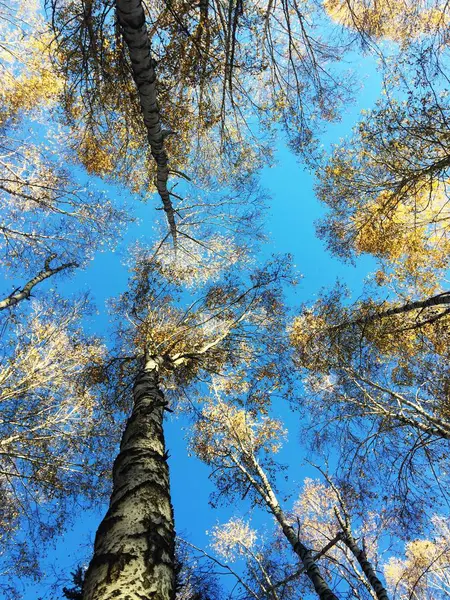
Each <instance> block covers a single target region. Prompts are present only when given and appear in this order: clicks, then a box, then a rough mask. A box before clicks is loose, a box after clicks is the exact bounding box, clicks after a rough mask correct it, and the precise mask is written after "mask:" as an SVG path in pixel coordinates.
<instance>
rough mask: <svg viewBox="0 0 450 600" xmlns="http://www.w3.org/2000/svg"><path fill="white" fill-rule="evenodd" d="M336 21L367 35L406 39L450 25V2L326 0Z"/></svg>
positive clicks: (427, 33)
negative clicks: (449, 4) (448, 10)
mask: <svg viewBox="0 0 450 600" xmlns="http://www.w3.org/2000/svg"><path fill="white" fill-rule="evenodd" d="M324 7H325V10H326V12H327V14H328V16H329V17H330V18H331V19H332V20H333V21H335V22H337V23H340V24H342V25H344V26H345V27H349V28H352V29H357V30H360V31H362V32H364V34H366V35H371V36H374V37H377V38H384V39H389V40H393V41H395V42H398V43H400V44H404V43H407V42H409V41H411V40H413V39H415V38H418V37H419V36H421V35H433V34H435V33H436V32H437V31H438V30H440V29H444V28H445V27H447V26H448V23H449V16H448V14H447V3H446V2H443V1H441V0H435V1H434V2H433V3H430V2H429V1H428V0H394V1H393V0H324Z"/></svg>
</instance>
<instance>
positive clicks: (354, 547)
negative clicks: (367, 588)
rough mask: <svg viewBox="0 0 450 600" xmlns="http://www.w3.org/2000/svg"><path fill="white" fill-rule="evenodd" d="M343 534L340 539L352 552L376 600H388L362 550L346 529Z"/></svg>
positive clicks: (382, 586) (384, 589)
mask: <svg viewBox="0 0 450 600" xmlns="http://www.w3.org/2000/svg"><path fill="white" fill-rule="evenodd" d="M344 533H345V535H344V536H343V538H342V540H343V542H344V543H345V544H346V545H347V547H348V548H349V550H350V551H351V552H352V554H353V556H354V557H355V558H356V560H357V561H358V563H359V565H360V567H361V569H362V571H363V573H364V575H365V576H366V578H367V581H368V582H369V583H370V585H371V586H372V589H373V591H374V592H375V594H376V597H377V598H378V600H389V596H388V594H387V591H386V588H385V587H384V585H383V584H382V583H381V581H380V579H378V577H377V575H376V573H375V570H374V568H373V567H372V564H371V562H370V561H369V560H368V558H367V556H366V553H365V552H364V550H362V549H361V548H359V546H358V544H357V543H356V540H355V538H354V537H353V536H352V534H351V533H350V532H349V531H348V529H347V528H346V529H345V531H344Z"/></svg>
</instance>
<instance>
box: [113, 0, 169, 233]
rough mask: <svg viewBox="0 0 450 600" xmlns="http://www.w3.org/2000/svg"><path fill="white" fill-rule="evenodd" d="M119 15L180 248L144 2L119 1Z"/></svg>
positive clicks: (158, 181) (160, 190)
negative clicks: (169, 185) (170, 191)
mask: <svg viewBox="0 0 450 600" xmlns="http://www.w3.org/2000/svg"><path fill="white" fill-rule="evenodd" d="M116 13H117V20H118V22H119V25H120V27H121V30H122V35H123V38H124V40H125V43H126V45H127V46H128V50H129V53H130V59H131V67H132V70H133V79H134V82H135V84H136V87H137V89H138V94H139V101H140V104H141V109H142V114H143V117H144V123H145V126H146V128H147V135H148V141H149V144H150V147H151V151H152V156H153V158H154V159H155V162H156V168H157V171H156V188H157V190H158V193H159V196H160V198H161V200H162V204H163V208H164V211H165V213H166V216H167V221H168V223H169V228H170V232H171V235H172V238H173V241H174V244H175V245H176V238H177V229H176V224H175V211H174V208H173V206H172V201H171V199H170V193H169V190H168V188H167V181H168V179H169V164H168V163H169V160H168V157H167V153H166V151H165V149H164V132H163V130H162V126H161V117H160V113H159V106H158V100H157V93H156V74H155V62H154V60H153V59H152V57H151V55H150V40H149V37H148V32H147V27H146V24H145V13H144V8H143V6H142V2H141V0H116Z"/></svg>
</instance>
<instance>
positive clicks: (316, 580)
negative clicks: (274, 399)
mask: <svg viewBox="0 0 450 600" xmlns="http://www.w3.org/2000/svg"><path fill="white" fill-rule="evenodd" d="M252 462H253V467H254V469H255V471H256V473H257V474H258V476H259V478H260V480H261V483H262V485H259V484H258V483H257V482H256V481H255V480H254V479H253V478H252V477H251V475H249V474H248V472H247V471H244V472H245V473H246V474H247V477H248V478H249V481H250V482H251V483H253V485H254V487H255V489H257V490H258V491H259V493H260V495H261V496H262V498H263V499H264V501H265V502H266V505H267V507H268V509H269V510H270V512H271V513H272V514H273V516H274V517H275V519H276V520H277V521H278V523H279V524H280V525H281V529H282V530H283V533H284V535H285V537H286V539H287V540H288V542H289V543H290V545H291V547H292V550H293V551H294V552H295V554H297V556H298V557H299V558H300V560H301V561H302V564H303V567H304V569H305V572H306V574H307V576H308V577H309V579H310V581H311V583H312V584H313V586H314V590H315V591H316V594H317V596H318V597H319V598H320V600H338V597H337V596H336V595H335V594H334V593H333V592H332V591H331V589H330V587H329V586H328V584H327V582H326V581H325V579H324V578H323V577H322V574H321V572H320V569H319V567H318V566H317V564H316V562H315V557H314V556H313V553H312V552H311V550H310V549H309V548H307V546H305V544H303V543H302V542H301V541H300V539H299V536H298V534H297V533H296V532H295V530H294V528H293V527H292V525H291V524H290V522H289V520H288V519H287V517H286V515H285V513H284V511H283V509H282V508H281V506H280V504H279V502H278V499H277V497H276V496H275V493H274V491H273V488H272V486H271V485H270V481H269V480H268V478H267V476H266V474H265V472H264V470H263V469H262V467H261V465H260V464H259V463H258V461H257V460H256V459H255V458H253V460H252Z"/></svg>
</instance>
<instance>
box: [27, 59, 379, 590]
mask: <svg viewBox="0 0 450 600" xmlns="http://www.w3.org/2000/svg"><path fill="white" fill-rule="evenodd" d="M352 67H353V68H354V69H355V70H356V72H357V73H358V76H359V77H360V82H361V89H360V91H359V94H358V96H357V100H356V102H355V103H354V104H352V105H350V106H348V107H346V110H345V111H344V112H343V115H342V117H343V118H342V121H341V122H340V123H338V124H333V125H329V126H328V128H327V132H326V134H325V135H324V136H323V143H324V145H325V147H328V146H329V144H330V143H334V142H338V141H339V139H340V138H341V137H343V136H345V135H348V134H349V133H350V131H351V127H352V126H353V125H354V124H355V123H356V121H357V119H358V116H359V113H360V111H361V110H362V109H367V108H370V107H371V106H373V104H374V102H375V100H376V99H377V98H378V97H379V95H380V91H381V81H380V77H379V75H378V74H377V72H376V68H375V64H374V61H373V60H372V59H368V58H367V59H362V58H359V59H358V60H356V61H355V63H354V65H352ZM262 184H263V186H264V187H265V188H266V189H267V190H268V191H269V193H270V197H271V199H270V209H269V212H268V218H267V224H266V229H267V232H268V234H269V241H268V242H267V243H266V245H265V246H264V248H263V249H262V251H261V252H262V254H272V253H287V252H289V253H291V254H292V255H293V257H294V263H295V265H296V266H297V269H298V271H299V272H300V273H301V274H302V276H303V277H302V279H301V280H300V283H299V285H298V287H297V289H296V290H295V291H292V292H289V295H288V303H289V305H290V306H291V307H292V308H294V307H295V306H298V305H299V304H300V303H301V302H305V301H308V300H310V301H313V300H314V298H315V295H316V294H317V293H318V292H319V290H320V289H321V288H322V287H329V286H332V285H333V284H334V283H335V281H336V279H337V278H341V279H342V280H343V281H345V282H346V283H347V285H348V286H349V287H350V289H351V290H352V291H353V292H354V293H355V294H356V295H358V294H359V292H360V290H361V287H362V283H363V280H364V278H365V277H366V275H367V274H368V273H369V272H370V271H371V270H373V268H374V263H373V261H372V260H371V259H369V258H362V259H361V260H359V261H358V264H357V265H356V267H355V266H351V265H344V264H343V263H341V262H340V261H338V260H337V259H334V258H332V257H331V256H330V255H329V254H328V253H327V251H326V249H325V248H324V245H323V243H322V242H321V241H320V240H318V239H317V238H316V236H315V230H314V221H315V220H316V219H318V218H320V217H321V216H322V215H323V214H324V207H323V206H321V205H320V204H319V203H318V202H317V200H316V199H315V197H314V191H313V176H312V175H311V174H310V173H308V172H307V171H306V170H305V169H304V168H303V166H302V165H301V163H300V162H299V160H298V159H297V158H296V157H294V156H293V155H292V154H291V153H290V152H289V151H288V150H287V149H286V148H285V147H283V146H282V145H281V144H280V145H279V147H278V151H277V153H276V164H275V165H274V166H273V167H272V168H266V169H264V171H263V173H262ZM108 191H109V193H114V188H112V187H110V188H108ZM136 213H137V215H138V217H139V219H140V224H137V225H133V226H131V227H130V230H129V232H128V233H127V235H126V236H125V242H126V243H128V242H131V241H132V240H133V239H135V238H136V236H139V235H141V232H142V231H143V230H145V228H146V227H150V226H151V224H152V223H153V222H154V220H155V214H156V213H155V210H154V205H153V204H152V203H151V202H149V203H148V204H142V205H139V206H138V207H137V208H136ZM121 248H122V250H118V251H116V252H110V251H107V252H104V253H100V254H98V255H97V256H96V257H95V259H94V261H92V263H91V264H90V266H89V267H88V268H87V269H86V270H84V271H79V272H78V273H76V275H75V276H74V277H73V278H72V279H71V280H70V286H69V287H70V289H71V290H73V291H74V292H75V291H78V290H87V289H89V290H91V293H92V296H93V298H94V300H95V302H96V305H97V308H98V311H99V313H98V315H97V316H95V317H94V319H93V321H92V323H91V327H93V328H95V329H97V328H100V329H104V328H106V326H107V321H108V317H107V314H106V309H105V301H106V299H107V298H108V297H111V296H114V295H116V294H117V293H119V292H121V291H123V290H124V289H125V286H126V281H127V271H126V268H125V267H124V266H123V264H122V263H123V260H124V259H125V258H126V250H125V248H126V244H122V245H121ZM61 289H62V290H64V291H65V292H66V291H67V289H68V284H67V282H62V284H61ZM280 412H282V413H283V417H286V416H288V415H290V417H289V422H287V423H286V426H287V427H288V429H289V442H288V443H287V445H286V446H285V449H284V450H283V452H282V454H281V459H282V461H283V462H286V463H288V464H289V471H288V473H289V477H290V481H289V487H290V488H293V487H295V486H296V485H297V484H298V485H299V484H300V483H301V480H302V479H303V477H304V476H305V475H306V474H309V475H311V470H310V469H309V470H308V469H306V468H305V467H304V465H302V460H303V456H302V455H301V454H300V453H299V444H298V436H297V424H296V419H297V416H296V415H295V414H292V413H289V411H288V410H287V407H285V408H281V407H280ZM184 426H185V422H184V420H183V419H182V418H177V417H176V416H175V417H173V418H170V419H169V420H168V422H167V425H166V439H167V447H168V449H169V453H170V456H171V459H170V461H169V462H170V469H171V482H172V497H173V504H174V508H175V519H176V529H177V531H178V532H180V533H182V534H183V535H186V536H188V537H189V539H190V540H191V541H192V542H193V543H195V544H197V545H199V546H205V545H206V544H207V543H208V542H207V538H206V536H205V531H206V530H208V529H210V528H211V527H212V526H213V525H214V524H215V523H216V522H217V521H218V520H219V521H222V522H223V521H225V520H227V519H228V518H229V517H230V516H231V515H232V514H233V513H234V512H235V511H234V510H233V507H227V508H223V509H220V510H215V511H214V510H212V509H211V508H210V507H209V506H208V496H209V493H210V492H211V491H212V484H211V483H210V482H209V480H208V469H207V467H205V466H204V465H202V464H200V463H199V461H198V460H196V459H194V458H192V457H189V456H188V455H187V451H186V443H185V439H184V435H185V434H184V431H183V427H184ZM105 510H106V507H103V508H102V509H100V510H99V511H90V512H88V511H86V512H84V513H83V514H82V515H79V516H78V517H77V518H76V520H75V524H74V527H73V529H72V530H71V531H70V532H69V533H68V534H67V535H66V536H65V537H64V538H63V539H61V540H59V541H58V542H57V545H56V548H55V549H50V550H49V551H48V555H47V560H46V561H45V565H46V570H47V572H48V578H47V579H46V580H43V581H42V582H41V584H39V585H32V586H30V587H29V588H28V589H27V591H26V594H25V600H36V598H38V597H42V598H47V597H48V593H49V587H48V586H49V584H50V582H51V581H52V577H53V575H52V570H53V568H55V569H56V570H59V569H60V568H61V569H63V570H64V569H65V570H66V572H68V571H70V569H72V568H74V567H75V566H76V565H77V563H78V562H79V561H80V560H83V559H86V558H87V559H89V557H90V554H91V550H92V542H93V539H94V535H95V530H96V528H97V526H98V524H99V522H100V519H101V517H102V516H103V513H104V512H105ZM245 510H246V507H245V505H243V506H242V507H237V514H243V515H245ZM259 518H260V519H261V520H262V519H263V515H260V517H259ZM264 518H266V520H267V521H268V522H269V519H268V517H264ZM61 597H62V593H61Z"/></svg>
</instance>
